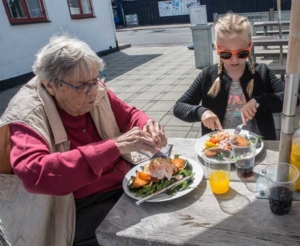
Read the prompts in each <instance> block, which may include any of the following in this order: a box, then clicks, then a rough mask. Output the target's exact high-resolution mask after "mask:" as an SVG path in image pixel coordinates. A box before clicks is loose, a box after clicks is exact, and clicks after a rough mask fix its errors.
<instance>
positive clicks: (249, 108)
mask: <svg viewBox="0 0 300 246" xmlns="http://www.w3.org/2000/svg"><path fill="white" fill-rule="evenodd" d="M258 106H259V104H258V103H257V102H256V100H255V99H251V100H250V101H249V102H247V103H246V104H245V105H244V107H242V108H241V115H242V121H243V124H244V125H246V123H247V121H248V120H252V119H253V117H254V116H255V114H256V112H257V110H256V109H257V108H258Z"/></svg>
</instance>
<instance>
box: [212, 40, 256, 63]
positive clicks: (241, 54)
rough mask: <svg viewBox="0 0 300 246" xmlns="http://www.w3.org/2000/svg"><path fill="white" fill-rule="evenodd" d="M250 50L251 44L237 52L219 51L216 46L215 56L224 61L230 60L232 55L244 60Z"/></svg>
mask: <svg viewBox="0 0 300 246" xmlns="http://www.w3.org/2000/svg"><path fill="white" fill-rule="evenodd" d="M251 49H252V43H250V45H249V47H248V48H246V49H239V50H219V49H218V46H217V54H218V55H219V56H220V57H221V58H222V59H224V60H228V59H230V58H231V57H232V55H236V56H237V57H238V58H240V59H245V58H247V57H248V56H249V55H250V52H251Z"/></svg>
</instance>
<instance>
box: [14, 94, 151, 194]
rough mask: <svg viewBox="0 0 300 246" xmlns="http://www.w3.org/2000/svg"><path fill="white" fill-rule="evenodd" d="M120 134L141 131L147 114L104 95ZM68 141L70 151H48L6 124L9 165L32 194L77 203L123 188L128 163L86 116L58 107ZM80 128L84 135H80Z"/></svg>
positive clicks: (28, 133)
mask: <svg viewBox="0 0 300 246" xmlns="http://www.w3.org/2000/svg"><path fill="white" fill-rule="evenodd" d="M108 95H109V99H110V103H111V106H112V110H113V112H114V114H115V117H116V121H117V124H118V126H119V128H120V131H121V132H126V131H128V130H130V129H131V128H132V127H134V126H138V127H140V128H142V127H143V126H144V125H145V124H146V122H147V120H148V119H149V118H148V116H147V115H146V114H145V113H143V112H142V111H138V110H136V109H135V108H134V107H131V106H129V105H127V104H126V103H124V102H123V101H121V100H120V99H119V98H117V97H116V96H115V95H114V94H113V93H112V92H111V91H109V93H108ZM58 112H59V114H60V117H61V119H62V122H63V124H64V127H65V129H66V132H67V135H68V139H69V141H70V151H67V152H64V153H58V152H57V153H50V152H49V148H48V145H47V142H46V141H45V139H44V138H43V137H42V136H41V135H40V134H39V133H37V132H36V131H35V130H33V129H32V128H30V127H28V126H27V125H25V124H22V123H13V124H11V125H10V131H11V144H12V146H11V153H10V158H11V164H12V167H13V170H14V173H15V174H16V175H17V176H18V177H19V178H20V179H21V181H22V182H23V185H24V187H25V188H26V189H27V190H28V191H29V192H32V193H40V194H50V195H66V194H69V193H71V192H73V194H74V197H75V198H76V199H78V198H83V197H86V196H89V195H91V194H95V193H99V192H105V191H109V190H114V189H118V188H121V187H122V180H123V178H124V176H125V174H126V173H127V172H128V170H129V168H130V166H129V164H128V163H127V162H126V161H125V160H124V159H123V158H121V157H120V152H119V150H118V148H117V146H116V145H115V143H114V142H113V141H112V140H102V139H101V138H100V136H99V134H98V132H97V129H96V127H95V124H94V122H93V120H92V117H91V115H90V114H89V113H87V114H85V115H81V116H77V117H74V116H71V115H69V114H67V113H66V112H64V111H63V110H61V109H59V108H58ZM83 129H85V131H83Z"/></svg>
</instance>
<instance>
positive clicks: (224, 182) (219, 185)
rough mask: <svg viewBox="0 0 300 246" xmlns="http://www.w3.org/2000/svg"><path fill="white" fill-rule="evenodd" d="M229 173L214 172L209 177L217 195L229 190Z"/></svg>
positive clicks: (213, 190) (212, 188)
mask: <svg viewBox="0 0 300 246" xmlns="http://www.w3.org/2000/svg"><path fill="white" fill-rule="evenodd" d="M229 182H230V179H229V173H228V172H226V171H223V170H218V171H213V172H211V174H210V175H209V184H210V187H211V190H212V192H213V193H215V194H223V193H225V192H227V191H228V190H229Z"/></svg>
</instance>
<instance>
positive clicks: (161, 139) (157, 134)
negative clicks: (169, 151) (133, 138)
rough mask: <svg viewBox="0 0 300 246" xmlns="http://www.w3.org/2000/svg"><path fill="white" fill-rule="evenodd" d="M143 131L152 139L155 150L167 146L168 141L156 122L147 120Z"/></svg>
mask: <svg viewBox="0 0 300 246" xmlns="http://www.w3.org/2000/svg"><path fill="white" fill-rule="evenodd" d="M143 131H144V132H146V133H148V134H149V135H150V136H151V137H152V138H153V140H154V141H155V144H156V148H158V149H161V148H162V147H165V146H166V145H167V143H168V141H167V137H166V134H165V132H164V129H163V127H162V125H161V124H159V123H158V122H157V121H155V120H152V119H149V120H148V121H147V124H146V125H145V126H144V127H143Z"/></svg>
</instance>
